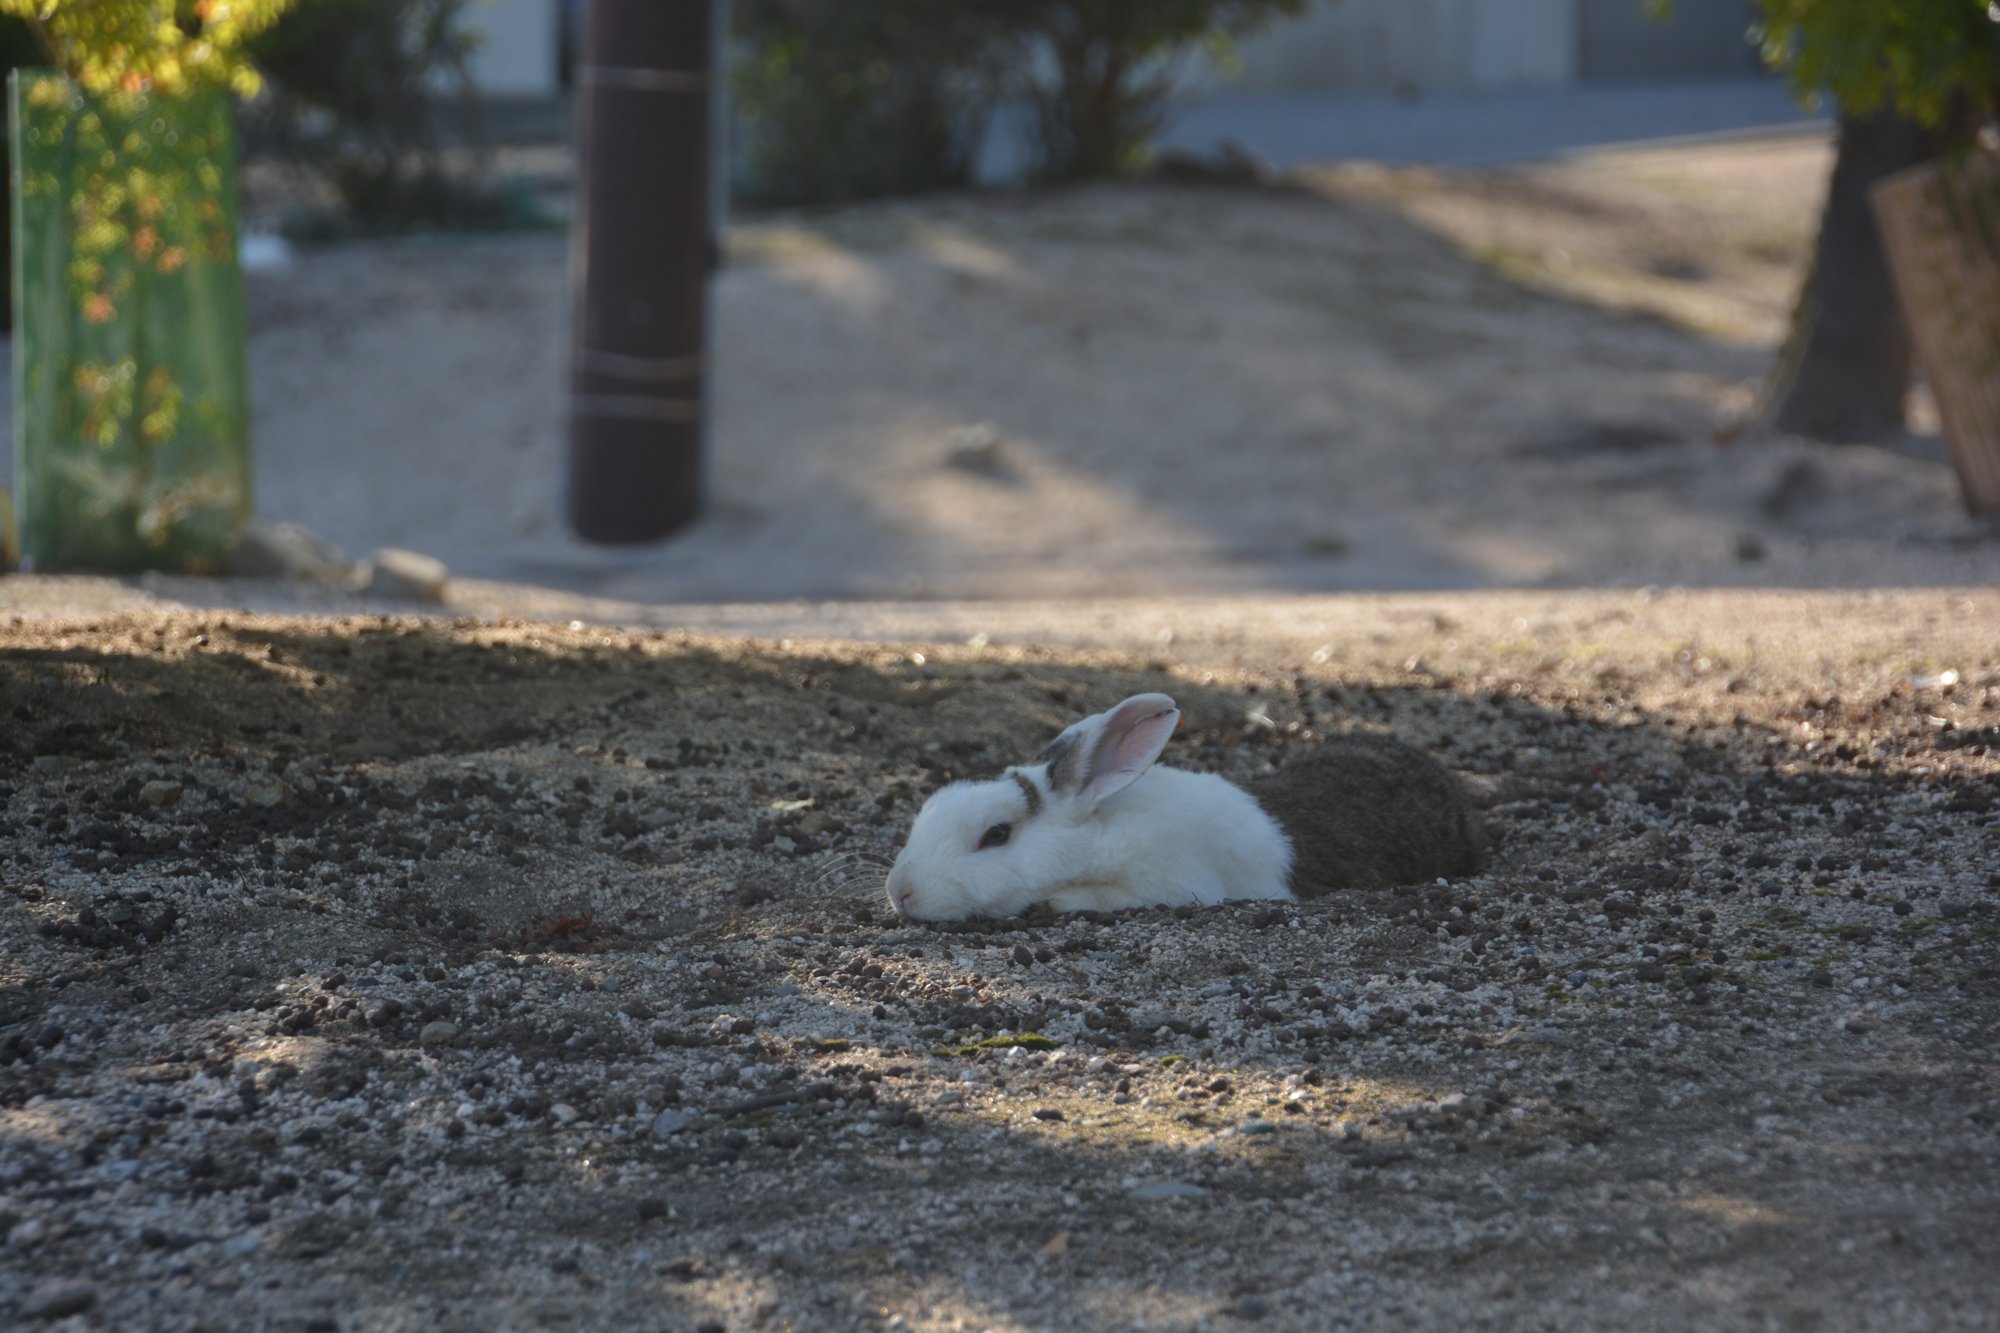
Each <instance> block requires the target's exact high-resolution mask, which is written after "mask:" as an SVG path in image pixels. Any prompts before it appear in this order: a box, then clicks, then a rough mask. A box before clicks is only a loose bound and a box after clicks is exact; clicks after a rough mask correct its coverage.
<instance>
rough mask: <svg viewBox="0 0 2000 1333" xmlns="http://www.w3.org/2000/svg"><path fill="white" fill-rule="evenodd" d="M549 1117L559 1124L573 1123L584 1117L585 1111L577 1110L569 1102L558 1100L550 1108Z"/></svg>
mask: <svg viewBox="0 0 2000 1333" xmlns="http://www.w3.org/2000/svg"><path fill="white" fill-rule="evenodd" d="M549 1117H550V1118H551V1119H553V1120H554V1121H555V1122H556V1123H557V1124H558V1125H573V1124H575V1123H576V1122H577V1121H578V1120H580V1119H582V1118H583V1112H581V1111H579V1110H577V1109H576V1108H575V1107H574V1106H571V1105H570V1104H569V1103H568V1102H557V1103H556V1104H555V1105H554V1106H551V1107H550V1108H549Z"/></svg>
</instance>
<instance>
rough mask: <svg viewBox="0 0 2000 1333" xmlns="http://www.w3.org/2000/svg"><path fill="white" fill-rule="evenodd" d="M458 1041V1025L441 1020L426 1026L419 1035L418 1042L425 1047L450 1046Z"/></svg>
mask: <svg viewBox="0 0 2000 1333" xmlns="http://www.w3.org/2000/svg"><path fill="white" fill-rule="evenodd" d="M457 1040H458V1024H456V1023H449V1022H446V1021H445V1020H444V1019H442V1018H440V1019H438V1020H437V1021H436V1022H434V1023H426V1024H424V1029H423V1031H421V1032H419V1033H418V1034H417V1041H418V1043H419V1044H421V1045H424V1046H449V1045H451V1044H452V1043H453V1042H455V1041H457Z"/></svg>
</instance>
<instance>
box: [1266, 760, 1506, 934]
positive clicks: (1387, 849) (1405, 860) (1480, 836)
mask: <svg viewBox="0 0 2000 1333" xmlns="http://www.w3.org/2000/svg"><path fill="white" fill-rule="evenodd" d="M1249 789H1250V793H1251V795H1253V796H1255V797H1256V798H1257V803H1258V804H1259V805H1261V806H1262V807H1263V808H1264V810H1265V812H1266V813H1267V814H1269V815H1270V816H1271V817H1272V818H1273V819H1275V820H1277V821H1278V824H1279V826H1280V827H1282V828H1283V829H1284V830H1285V833H1286V835H1287V836H1288V837H1289V838H1290V839H1291V842H1292V851H1293V861H1292V881H1291V887H1292V891H1293V892H1294V893H1296V894H1297V895H1298V896H1299V897H1301V898H1309V897H1313V896H1314V895H1316V894H1321V893H1325V892H1327V891H1328V890H1331V889H1358V888H1379V887H1383V886H1386V885H1392V884H1417V883H1422V882H1424V881H1427V880H1433V879H1437V878H1439V877H1443V876H1454V875H1467V874H1471V873H1472V872H1473V871H1475V870H1477V869H1478V868H1479V864H1480V861H1481V859H1482V857H1483V855H1484V851H1485V831H1484V828H1483V825H1482V822H1481V820H1480V818H1479V812H1478V811H1477V810H1476V809H1475V808H1474V806H1473V804H1472V799H1471V796H1470V794H1469V793H1468V792H1467V791H1466V789H1465V784H1464V783H1462V782H1460V781H1459V779H1458V778H1457V777H1456V776H1455V775H1454V774H1453V773H1452V772H1451V771H1450V770H1449V769H1447V768H1445V766H1444V765H1443V764H1441V763H1439V762H1438V761H1437V760H1436V759H1434V758H1432V757H1431V756H1430V755H1428V754H1426V753H1424V752H1423V751H1422V750H1419V749H1416V748H1415V747H1413V746H1410V745H1406V744H1404V743H1403V742H1401V741H1399V740H1396V739H1394V738H1393V737H1389V736H1338V737H1334V738H1332V739H1330V740H1327V741H1326V742H1324V743H1323V744H1321V745H1319V746H1317V747H1315V748H1314V749H1313V750H1311V751H1309V752H1308V753H1306V754H1304V755H1301V756H1300V757H1299V758H1297V759H1295V760H1293V761H1292V762H1291V763H1289V764H1287V765H1286V766H1285V767H1284V768H1283V769H1281V770H1280V771H1279V772H1277V773H1276V774H1274V775H1273V776H1271V777H1268V778H1265V779H1263V780H1261V781H1259V782H1256V783H1252V784H1249Z"/></svg>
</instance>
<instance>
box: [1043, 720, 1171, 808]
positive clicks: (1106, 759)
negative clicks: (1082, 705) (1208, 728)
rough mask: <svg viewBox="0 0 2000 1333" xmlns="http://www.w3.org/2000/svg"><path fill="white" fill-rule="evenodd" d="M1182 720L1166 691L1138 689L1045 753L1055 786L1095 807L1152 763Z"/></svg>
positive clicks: (1059, 791) (1051, 786)
mask: <svg viewBox="0 0 2000 1333" xmlns="http://www.w3.org/2000/svg"><path fill="white" fill-rule="evenodd" d="M1180 720H1181V712H1180V709H1179V708H1177V707H1175V706H1174V701H1173V700H1172V699H1170V698H1168V697H1167V696H1166V695H1164V694H1135V695H1133V696H1132V697H1131V698H1130V699H1127V700H1126V701H1125V702H1124V703H1122V704H1119V705H1118V706H1117V707H1116V708H1114V709H1112V710H1111V711H1110V712H1108V713H1099V714H1097V715H1096V716H1094V717H1087V718H1085V719H1083V721H1081V722H1078V723H1076V724H1075V725H1074V726H1072V727H1070V729H1069V730H1067V731H1065V732H1063V734H1062V735H1060V736H1058V737H1056V738H1055V740H1054V741H1052V742H1050V744H1049V748H1048V749H1046V750H1044V751H1042V753H1041V755H1040V757H1039V762H1041V763H1044V764H1047V765H1048V767H1049V790H1050V791H1051V792H1054V793H1056V794H1057V795H1059V796H1074V798H1075V799H1076V801H1077V802H1078V803H1079V805H1080V806H1081V807H1082V808H1083V810H1084V811H1086V812H1088V811H1091V810H1095V809H1096V808H1097V807H1098V806H1099V805H1100V804H1102V803H1103V802H1104V800H1105V798H1107V797H1109V796H1111V795H1113V794H1114V793H1117V792H1120V791H1123V790H1124V789H1125V788H1126V787H1128V786H1130V785H1131V784H1132V783H1133V781H1134V780H1136V779H1137V778H1138V776H1139V775H1140V774H1141V773H1144V772H1145V771H1146V770H1147V769H1148V768H1151V767H1152V765H1153V761H1154V760H1155V759H1158V758H1159V757H1160V751H1161V750H1164V749H1165V748H1166V747H1167V741H1168V740H1169V739H1170V738H1171V737H1172V736H1173V734H1174V728H1175V727H1177V726H1179V725H1180Z"/></svg>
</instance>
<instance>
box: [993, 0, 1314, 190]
mask: <svg viewBox="0 0 2000 1333" xmlns="http://www.w3.org/2000/svg"><path fill="white" fill-rule="evenodd" d="M1306 4H1307V0H1145V2H1144V3H1131V2H1130V0H1022V2H1021V3H1020V4H1019V5H1018V6H1016V7H1015V12H1016V13H1017V14H1018V21H1019V22H1020V24H1021V25H1022V27H1023V29H1024V30H1025V31H1026V32H1027V33H1028V34H1029V35H1030V37H1031V38H1033V39H1034V40H1035V41H1036V42H1037V43H1038V44H1039V45H1041V46H1042V47H1043V48H1044V49H1045V50H1046V51H1047V53H1048V55H1049V57H1050V63H1051V65H1052V67H1053V68H1052V72H1051V73H1049V74H1047V75H1044V76H1041V77H1037V78H1031V79H1029V80H1028V81H1027V86H1026V92H1027V96H1028V99H1029V101H1030V103H1031V104H1032V106H1033V107H1034V112H1035V130H1036V139H1037V148H1038V150H1039V154H1040V158H1041V168H1042V173H1043V174H1044V175H1046V176H1048V177H1051V178H1053V179H1056V180H1077V179H1082V178H1086V177H1093V176H1109V175H1114V174H1116V173H1118V172H1121V171H1125V170H1128V169H1130V168H1132V167H1134V166H1136V165H1138V164H1139V162H1140V161H1141V160H1142V159H1143V157H1144V156H1145V152H1146V148H1147V145H1148V144H1149V143H1150V142H1151V141H1152V138H1153V136H1154V135H1155V134H1157V133H1158V132H1159V130H1160V127H1161V126H1162V125H1163V124H1164V123H1165V121H1166V118H1167V113H1168V109H1169V104H1170V101H1171V99H1172V96H1173V92H1174V89H1175V83H1176V80H1177V79H1178V77H1179V76H1180V74H1181V73H1182V67H1183V65H1184V64H1185V62H1186V61H1187V60H1188V59H1189V58H1190V57H1192V56H1194V55H1196V54H1198V53H1202V52H1206V53H1207V54H1209V55H1211V56H1220V55H1224V54H1226V53H1227V52H1228V51H1229V50H1230V49H1231V45H1232V43H1233V42H1234V40H1235V39H1236V38H1238V37H1242V36H1245V35H1247V34H1249V33H1251V32H1254V31H1256V30H1257V29H1259V28H1262V27H1264V26H1266V25H1267V24H1269V23H1271V22H1272V21H1273V20H1275V19H1277V18H1280V17H1287V16H1291V15H1296V14H1299V13H1302V12H1303V11H1304V10H1305V8H1306Z"/></svg>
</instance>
